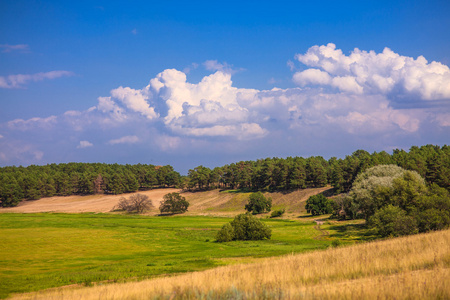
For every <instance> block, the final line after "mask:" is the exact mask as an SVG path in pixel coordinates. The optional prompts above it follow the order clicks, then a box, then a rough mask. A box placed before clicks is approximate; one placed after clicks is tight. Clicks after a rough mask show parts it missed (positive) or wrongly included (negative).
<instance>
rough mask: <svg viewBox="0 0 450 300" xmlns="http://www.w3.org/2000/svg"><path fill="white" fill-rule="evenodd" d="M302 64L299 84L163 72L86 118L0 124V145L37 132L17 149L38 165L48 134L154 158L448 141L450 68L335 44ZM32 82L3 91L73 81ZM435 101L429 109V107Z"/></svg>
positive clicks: (211, 64)
mask: <svg viewBox="0 0 450 300" xmlns="http://www.w3.org/2000/svg"><path fill="white" fill-rule="evenodd" d="M296 59H297V61H298V62H300V63H302V64H303V65H304V66H306V69H304V70H303V71H300V72H296V73H294V74H293V76H292V79H293V82H294V83H296V84H297V85H298V87H293V88H288V89H278V88H274V89H272V90H257V89H251V88H237V87H235V86H233V82H232V79H231V78H232V73H233V72H231V71H230V68H229V66H228V65H226V64H221V63H218V62H217V61H208V62H207V63H205V64H204V65H205V67H206V68H207V69H209V70H211V71H214V73H212V74H209V75H207V76H205V77H203V78H202V79H201V80H200V81H199V82H197V83H191V82H189V81H188V78H187V75H186V73H185V72H181V71H178V70H176V69H167V70H164V71H163V72H161V73H159V74H157V75H156V76H155V77H154V78H152V79H150V80H149V83H148V85H146V86H144V87H142V88H139V87H123V86H120V87H118V88H115V89H113V90H111V92H110V95H103V96H101V97H99V98H98V102H97V103H96V105H95V106H93V107H91V108H89V109H87V110H85V111H68V112H66V113H64V114H63V115H61V116H50V117H48V118H31V119H29V120H22V119H17V120H12V121H9V122H7V123H5V124H2V125H0V129H2V135H3V136H4V138H2V139H1V140H0V143H3V144H4V145H6V143H9V144H11V143H10V141H11V138H12V137H13V136H15V133H21V134H23V136H26V134H27V132H35V133H38V134H35V135H34V136H36V142H35V145H37V146H35V147H33V146H30V145H31V144H32V143H31V142H29V143H27V144H26V145H25V144H24V145H21V146H16V147H21V148H22V149H29V150H27V151H28V152H29V153H30V154H29V157H32V158H33V159H37V158H42V157H45V155H44V154H43V153H44V152H45V153H46V152H47V151H44V150H43V149H44V145H43V144H40V140H42V138H43V137H44V138H45V139H46V143H47V144H51V139H52V138H53V139H54V141H53V142H54V143H58V145H61V147H67V149H70V147H72V148H73V149H76V148H77V149H82V148H87V147H92V146H93V144H92V143H90V142H88V141H94V142H95V149H99V150H98V151H105V152H107V151H113V150H108V149H109V148H115V149H116V150H120V149H122V148H123V147H114V145H118V144H122V145H132V146H133V147H134V148H139V149H141V151H142V152H143V153H146V151H147V149H152V150H151V151H153V153H161V152H170V153H173V154H177V153H178V154H180V153H209V152H214V153H216V152H217V153H222V154H226V155H230V154H233V153H237V152H239V151H244V150H241V149H246V150H245V151H247V153H251V154H252V157H255V155H256V156H260V154H258V153H259V151H260V150H261V149H267V153H270V154H269V155H277V153H279V152H277V151H280V149H288V150H289V149H290V150H289V151H295V150H297V149H304V151H305V149H310V148H311V149H312V147H324V148H329V149H334V148H336V147H340V148H346V147H351V146H350V144H352V143H353V142H354V141H364V144H363V146H353V147H361V148H366V147H369V148H375V149H378V148H379V147H380V145H393V146H396V143H398V141H407V144H408V146H410V145H413V144H424V143H434V141H430V140H429V139H428V138H429V136H430V133H432V134H431V135H434V136H435V138H436V140H445V139H446V138H447V139H448V136H449V134H450V132H449V129H450V122H449V121H448V120H449V116H450V101H449V99H450V71H449V68H448V67H447V66H445V65H443V64H441V63H438V62H431V63H428V62H427V61H426V59H425V58H423V57H418V58H417V59H414V58H411V57H406V56H401V55H399V54H396V53H394V52H393V51H391V50H389V49H387V48H386V49H385V50H384V51H383V52H382V53H375V52H373V51H369V52H367V51H361V50H359V49H355V50H354V51H352V52H351V53H350V54H349V55H345V54H343V52H342V51H341V50H339V49H336V46H335V45H333V44H328V45H323V46H313V47H311V48H309V49H308V50H307V51H306V52H305V53H304V54H298V55H296ZM61 72H64V71H61ZM39 74H47V73H39ZM29 76H31V77H30V78H28V77H26V78H28V79H26V78H25V79H20V80H19V79H14V78H13V79H8V80H7V83H6V84H8V86H16V87H17V86H20V85H22V84H24V83H26V82H27V81H30V80H40V79H38V78H56V77H57V76H68V74H65V73H55V74H53V75H51V74H47V75H45V76H44V75H39V76H38V75H37V74H35V75H29ZM33 76H36V78H35V79H33V78H34V77H33ZM52 76H53V77H52ZM4 80H6V79H4ZM0 86H1V78H0ZM437 100H439V101H437ZM400 102H401V103H405V102H407V103H411V105H409V106H408V109H404V108H403V109H402V108H399V107H398V106H396V105H395V104H396V103H400ZM429 103H433V105H424V104H429ZM43 132H45V133H46V134H45V135H44V134H43ZM16 135H17V134H16ZM30 140H32V138H30ZM49 140H50V141H49ZM249 140H252V141H253V142H251V143H249V142H248V141H249ZM274 141H277V142H274ZM355 143H356V142H355ZM9 144H8V145H9ZM16 144H17V145H20V143H16ZM251 145H254V146H251ZM313 145H315V146H313ZM5 147H6V146H5ZM8 147H9V146H8ZM124 147H125V146H124ZM377 147H378V148H377ZM386 147H387V146H386ZM55 148H56V147H55ZM8 149H12V148H11V147H9V148H8ZM100 149H103V150H100ZM352 150H355V149H354V148H352V149H350V150H348V151H346V153H347V154H348V153H351V151H352ZM382 150H384V148H383V149H382ZM190 151H191V152H190ZM310 151H311V150H310ZM67 152H70V151H69V150H67ZM79 152H88V151H79ZM20 153H22V154H21V155H22V156H24V154H23V151H22V152H20ZM112 153H114V152H112ZM296 153H297V152H295V153H290V154H291V155H292V154H296ZM0 154H1V157H7V158H9V157H10V156H11V155H9V154H8V155H7V154H5V152H1V151H0ZM130 155H132V154H131V152H130ZM334 155H336V154H334ZM261 156H263V155H261ZM4 160H6V159H4Z"/></svg>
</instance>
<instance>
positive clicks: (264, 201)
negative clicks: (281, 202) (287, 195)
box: [245, 192, 272, 215]
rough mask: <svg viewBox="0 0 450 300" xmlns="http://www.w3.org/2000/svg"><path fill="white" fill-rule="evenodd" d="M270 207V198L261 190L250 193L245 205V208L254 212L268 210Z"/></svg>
mask: <svg viewBox="0 0 450 300" xmlns="http://www.w3.org/2000/svg"><path fill="white" fill-rule="evenodd" d="M271 209H272V198H270V197H268V198H266V197H264V194H263V193H261V192H257V193H252V194H250V197H249V199H248V203H247V204H246V205H245V210H246V211H248V212H251V213H253V214H254V215H256V214H261V213H264V212H269V211H270V210H271Z"/></svg>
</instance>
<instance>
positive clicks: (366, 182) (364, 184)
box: [349, 165, 406, 220]
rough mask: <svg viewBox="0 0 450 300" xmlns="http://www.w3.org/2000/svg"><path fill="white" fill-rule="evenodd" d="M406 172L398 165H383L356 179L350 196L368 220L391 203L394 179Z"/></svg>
mask: <svg viewBox="0 0 450 300" xmlns="http://www.w3.org/2000/svg"><path fill="white" fill-rule="evenodd" d="M405 172H406V170H405V169H403V168H401V167H398V166H396V165H381V166H376V167H372V168H370V169H368V170H367V171H365V172H363V173H361V174H359V175H358V176H357V177H356V179H355V181H354V182H353V187H352V189H351V191H350V193H349V195H350V197H351V199H352V201H353V202H354V203H355V206H357V207H359V209H360V210H361V213H362V214H363V216H364V218H365V219H366V220H368V219H369V217H370V216H372V215H373V214H374V213H375V211H376V210H378V209H380V208H381V207H383V206H384V205H387V204H389V203H391V202H390V201H391V200H390V199H391V196H392V193H393V190H392V186H393V183H394V179H395V178H397V177H401V176H402V175H403V174H404V173H405Z"/></svg>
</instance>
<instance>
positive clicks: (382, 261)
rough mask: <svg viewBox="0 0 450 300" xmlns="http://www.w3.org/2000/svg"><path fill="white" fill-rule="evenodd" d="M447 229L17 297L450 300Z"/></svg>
mask: <svg viewBox="0 0 450 300" xmlns="http://www.w3.org/2000/svg"><path fill="white" fill-rule="evenodd" d="M449 277H450V230H446V231H440V232H432V233H427V234H421V235H414V236H409V237H403V238H397V239H390V240H384V241H377V242H372V243H366V244H359V245H355V246H351V247H343V248H337V249H327V250H325V251H316V252H310V253H305V254H297V255H289V256H285V257H281V258H270V259H266V260H264V261H262V262H260V263H252V264H239V265H232V266H226V267H219V268H215V269H212V270H207V271H201V272H194V273H188V274H184V275H178V276H174V277H166V278H158V279H152V280H145V281H142V282H135V283H123V284H113V285H98V286H94V287H90V288H63V289H56V290H50V291H42V292H38V293H30V294H24V295H17V296H16V297H14V299H166V298H167V299H168V298H170V299H198V298H205V299H206V298H208V299H230V298H232V299H254V298H263V297H264V298H276V299H280V298H281V299H298V298H302V299H449V298H450V283H449V281H448V278H449Z"/></svg>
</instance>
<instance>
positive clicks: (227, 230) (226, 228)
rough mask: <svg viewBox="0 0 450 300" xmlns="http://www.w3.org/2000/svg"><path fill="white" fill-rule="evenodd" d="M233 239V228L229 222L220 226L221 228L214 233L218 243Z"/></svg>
mask: <svg viewBox="0 0 450 300" xmlns="http://www.w3.org/2000/svg"><path fill="white" fill-rule="evenodd" d="M233 239H234V230H233V227H232V226H231V224H230V223H226V224H225V225H223V226H222V229H220V230H219V232H218V233H217V235H216V240H217V241H218V242H219V243H222V242H230V241H232V240H233Z"/></svg>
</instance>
